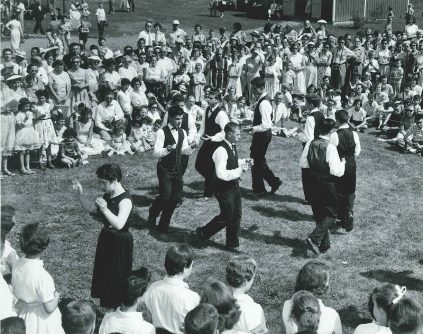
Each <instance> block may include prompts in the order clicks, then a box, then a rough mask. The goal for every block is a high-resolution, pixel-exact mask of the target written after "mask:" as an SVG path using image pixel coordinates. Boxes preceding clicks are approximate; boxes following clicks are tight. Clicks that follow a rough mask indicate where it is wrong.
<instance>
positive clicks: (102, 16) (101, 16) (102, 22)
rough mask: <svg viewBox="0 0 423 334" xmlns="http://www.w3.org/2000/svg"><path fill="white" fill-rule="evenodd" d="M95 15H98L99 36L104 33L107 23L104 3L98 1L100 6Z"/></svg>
mask: <svg viewBox="0 0 423 334" xmlns="http://www.w3.org/2000/svg"><path fill="white" fill-rule="evenodd" d="M95 16H96V17H97V30H98V38H100V37H102V36H103V35H104V27H105V26H106V25H107V19H106V11H105V10H104V8H103V3H102V2H99V3H98V8H97V10H96V12H95Z"/></svg>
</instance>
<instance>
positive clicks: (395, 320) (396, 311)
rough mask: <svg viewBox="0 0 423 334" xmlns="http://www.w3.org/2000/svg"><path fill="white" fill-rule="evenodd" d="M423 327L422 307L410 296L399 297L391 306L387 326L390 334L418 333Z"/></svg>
mask: <svg viewBox="0 0 423 334" xmlns="http://www.w3.org/2000/svg"><path fill="white" fill-rule="evenodd" d="M422 327H423V307H422V305H421V304H420V303H419V302H418V301H417V300H415V299H414V298H411V297H404V298H401V299H400V300H399V301H398V302H397V303H395V304H394V307H393V308H392V312H391V316H390V320H389V328H390V329H391V331H392V334H419V333H420V332H419V330H421V329H422Z"/></svg>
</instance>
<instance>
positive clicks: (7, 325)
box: [0, 317, 26, 334]
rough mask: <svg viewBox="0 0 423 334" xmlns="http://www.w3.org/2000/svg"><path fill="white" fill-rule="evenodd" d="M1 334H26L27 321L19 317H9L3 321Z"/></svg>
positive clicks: (0, 324)
mask: <svg viewBox="0 0 423 334" xmlns="http://www.w3.org/2000/svg"><path fill="white" fill-rule="evenodd" d="M0 328H1V334H25V333H26V327H25V320H23V319H22V318H19V317H9V318H5V319H2V320H1V323H0Z"/></svg>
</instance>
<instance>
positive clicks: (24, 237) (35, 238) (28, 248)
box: [19, 223, 50, 255]
mask: <svg viewBox="0 0 423 334" xmlns="http://www.w3.org/2000/svg"><path fill="white" fill-rule="evenodd" d="M49 243H50V238H49V236H48V235H47V233H46V231H44V230H43V229H41V227H40V224H38V223H34V224H27V225H25V226H24V227H23V228H22V230H21V233H20V235H19V244H20V246H21V250H22V252H23V253H24V254H25V255H37V254H40V253H41V252H42V251H44V250H45V249H46V248H47V246H48V244H49Z"/></svg>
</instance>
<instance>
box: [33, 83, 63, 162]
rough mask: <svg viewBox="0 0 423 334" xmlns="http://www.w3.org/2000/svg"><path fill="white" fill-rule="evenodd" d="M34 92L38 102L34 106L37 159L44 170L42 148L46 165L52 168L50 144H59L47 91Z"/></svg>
mask: <svg viewBox="0 0 423 334" xmlns="http://www.w3.org/2000/svg"><path fill="white" fill-rule="evenodd" d="M35 94H36V96H37V98H38V104H36V105H35V106H34V111H35V117H34V121H35V125H34V128H35V130H36V131H37V132H38V135H39V139H40V144H41V147H40V148H39V150H38V161H39V164H40V168H41V169H42V170H45V167H44V165H43V163H42V153H43V150H46V156H47V167H48V168H50V169H53V168H55V167H54V165H53V164H52V163H51V145H52V144H56V145H58V144H59V140H58V139H57V136H56V131H55V130H54V125H53V121H52V120H51V114H50V112H51V110H52V109H53V105H51V104H50V103H48V102H47V98H48V93H47V91H45V90H39V91H37V92H36V93H35Z"/></svg>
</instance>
